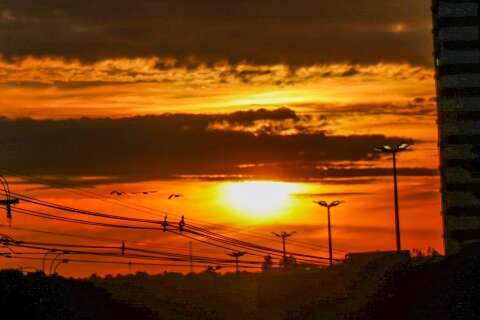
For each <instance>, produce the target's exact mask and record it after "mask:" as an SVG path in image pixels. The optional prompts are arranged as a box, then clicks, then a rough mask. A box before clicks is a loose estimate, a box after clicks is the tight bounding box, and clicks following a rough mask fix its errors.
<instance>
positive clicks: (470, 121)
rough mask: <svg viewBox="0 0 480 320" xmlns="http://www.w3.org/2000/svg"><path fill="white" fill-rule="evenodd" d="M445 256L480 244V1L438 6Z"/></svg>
mask: <svg viewBox="0 0 480 320" xmlns="http://www.w3.org/2000/svg"><path fill="white" fill-rule="evenodd" d="M432 12H433V35H434V59H435V60H434V61H435V69H436V83H437V97H438V129H439V136H438V137H439V147H440V172H441V185H442V187H441V189H442V190H441V191H442V211H443V212H442V215H443V224H444V237H445V250H446V253H447V254H454V253H456V252H458V251H459V250H460V249H461V248H462V247H464V246H466V245H468V244H470V243H473V242H480V0H433V2H432Z"/></svg>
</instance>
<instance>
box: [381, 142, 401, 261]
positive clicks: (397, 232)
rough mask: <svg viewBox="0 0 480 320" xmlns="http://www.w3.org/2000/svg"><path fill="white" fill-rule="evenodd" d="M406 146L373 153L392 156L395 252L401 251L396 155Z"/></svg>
mask: <svg viewBox="0 0 480 320" xmlns="http://www.w3.org/2000/svg"><path fill="white" fill-rule="evenodd" d="M407 148H408V144H406V143H402V144H400V145H396V146H390V145H383V146H380V147H377V148H375V151H378V152H384V153H390V154H391V155H392V160H393V195H394V201H395V235H396V242H397V252H400V250H401V243H400V218H399V215H398V189H397V153H398V152H401V151H404V150H407Z"/></svg>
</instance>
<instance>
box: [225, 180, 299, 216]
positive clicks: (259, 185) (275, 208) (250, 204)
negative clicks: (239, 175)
mask: <svg viewBox="0 0 480 320" xmlns="http://www.w3.org/2000/svg"><path fill="white" fill-rule="evenodd" d="M299 189H300V187H299V186H298V185H296V184H293V183H284V182H272V181H254V182H236V183H227V184H225V185H224V186H223V191H224V199H225V202H226V203H227V204H228V205H229V206H230V207H232V208H233V209H234V210H236V211H239V212H241V213H242V214H243V215H247V216H250V217H253V218H268V217H273V216H278V215H280V214H282V213H283V212H282V211H283V210H284V209H286V208H287V207H288V206H289V205H290V202H291V195H292V194H293V193H295V192H298V191H299Z"/></svg>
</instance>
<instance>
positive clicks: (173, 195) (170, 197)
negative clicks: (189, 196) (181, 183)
mask: <svg viewBox="0 0 480 320" xmlns="http://www.w3.org/2000/svg"><path fill="white" fill-rule="evenodd" d="M181 196H182V195H181V194H179V193H172V194H171V195H169V196H168V200H172V199H173V198H179V197H181Z"/></svg>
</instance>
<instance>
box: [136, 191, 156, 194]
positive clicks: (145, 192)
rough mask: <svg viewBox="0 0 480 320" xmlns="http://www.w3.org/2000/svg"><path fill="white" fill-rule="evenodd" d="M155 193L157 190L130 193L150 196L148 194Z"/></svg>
mask: <svg viewBox="0 0 480 320" xmlns="http://www.w3.org/2000/svg"><path fill="white" fill-rule="evenodd" d="M155 192H157V190H150V191H139V192H132V194H150V193H155Z"/></svg>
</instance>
